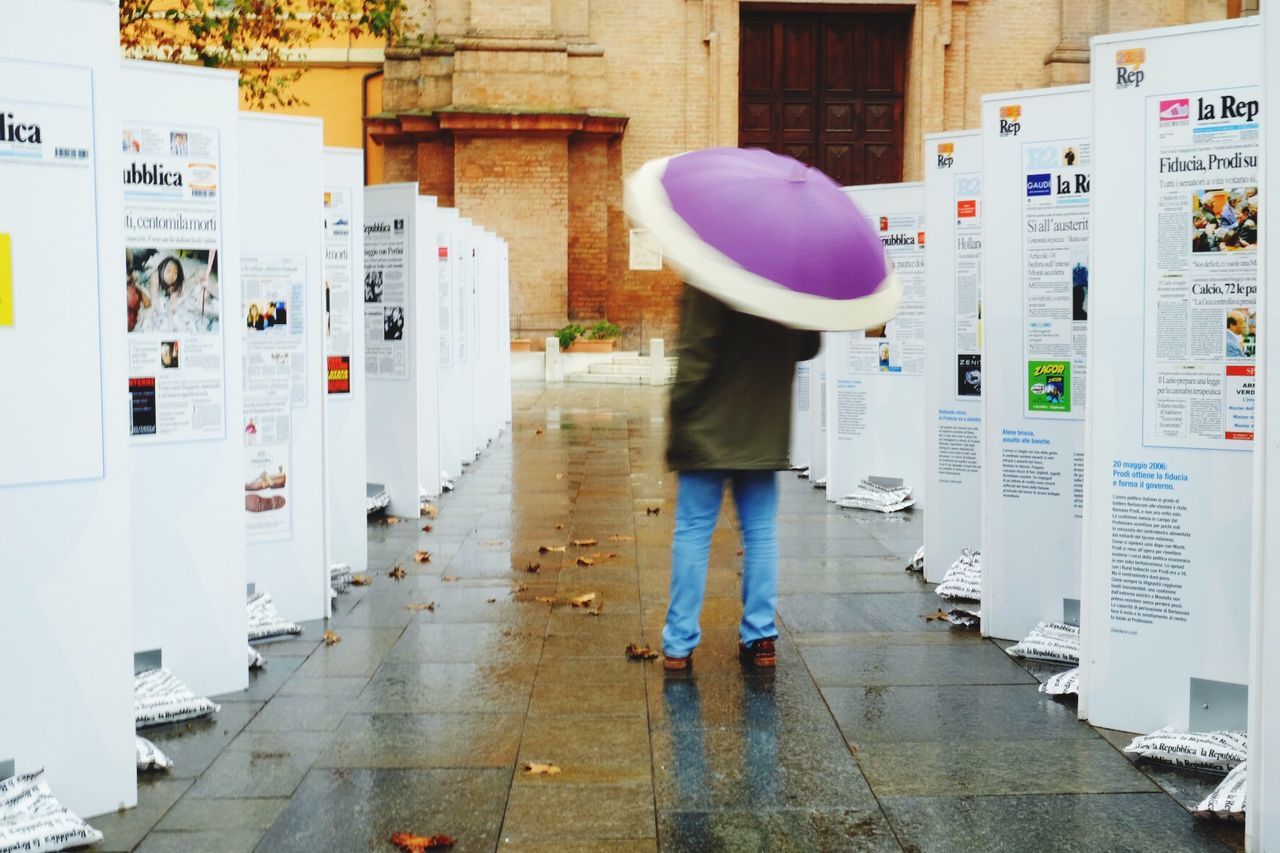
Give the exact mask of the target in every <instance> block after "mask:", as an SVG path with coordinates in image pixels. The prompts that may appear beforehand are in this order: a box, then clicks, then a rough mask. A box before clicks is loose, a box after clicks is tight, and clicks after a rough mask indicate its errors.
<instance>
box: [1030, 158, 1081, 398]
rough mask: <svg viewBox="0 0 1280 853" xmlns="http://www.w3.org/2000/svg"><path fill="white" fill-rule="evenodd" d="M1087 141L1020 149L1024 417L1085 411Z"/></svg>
mask: <svg viewBox="0 0 1280 853" xmlns="http://www.w3.org/2000/svg"><path fill="white" fill-rule="evenodd" d="M1090 147H1091V146H1090V143H1089V140H1088V139H1072V140H1065V141H1061V142H1056V143H1053V142H1049V143H1028V144H1026V145H1024V146H1023V148H1022V165H1023V175H1024V178H1025V180H1024V185H1025V188H1026V192H1025V195H1024V196H1023V205H1022V214H1023V215H1022V221H1023V242H1022V312H1023V313H1022V316H1023V327H1022V330H1023V339H1022V346H1023V361H1024V363H1025V365H1026V405H1027V409H1026V411H1027V415H1028V417H1033V418H1035V417H1043V418H1065V419H1069V420H1081V419H1083V417H1084V401H1085V389H1086V387H1087V385H1086V383H1087V368H1086V359H1085V352H1086V346H1087V344H1088V329H1089V324H1088V321H1089V231H1090V222H1091V217H1090V214H1089V198H1090V189H1091V187H1090V184H1091V182H1092V152H1091V150H1090Z"/></svg>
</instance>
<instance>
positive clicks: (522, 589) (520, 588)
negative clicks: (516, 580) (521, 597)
mask: <svg viewBox="0 0 1280 853" xmlns="http://www.w3.org/2000/svg"><path fill="white" fill-rule="evenodd" d="M528 591H529V585H528V584H523V583H520V584H516V592H517V593H521V592H528Z"/></svg>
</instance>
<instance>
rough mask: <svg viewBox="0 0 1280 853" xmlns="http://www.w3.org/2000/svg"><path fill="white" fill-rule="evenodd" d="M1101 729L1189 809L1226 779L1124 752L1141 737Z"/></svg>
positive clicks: (1110, 740) (1221, 775)
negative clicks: (1135, 739)
mask: <svg viewBox="0 0 1280 853" xmlns="http://www.w3.org/2000/svg"><path fill="white" fill-rule="evenodd" d="M1073 704H1074V703H1073ZM1097 731H1098V734H1100V735H1102V736H1103V737H1104V738H1106V740H1107V742H1108V743H1110V744H1111V745H1112V746H1114V747H1115V748H1116V749H1118V750H1121V753H1120V754H1121V755H1123V756H1124V757H1125V758H1126V759H1128V761H1129V762H1130V763H1132V764H1133V765H1134V766H1135V767H1137V768H1138V769H1139V770H1140V771H1142V773H1144V774H1145V775H1146V776H1147V777H1148V778H1149V779H1151V781H1153V782H1155V783H1156V784H1157V785H1159V786H1160V788H1161V790H1163V791H1164V792H1165V793H1166V794H1168V795H1169V796H1171V797H1173V798H1174V799H1175V800H1177V801H1178V802H1179V803H1180V804H1181V805H1182V807H1183V808H1185V809H1188V810H1190V809H1194V808H1195V807H1196V806H1197V805H1199V804H1200V802H1201V801H1202V800H1204V798H1205V797H1207V796H1209V795H1210V794H1212V793H1213V791H1214V789H1216V788H1217V787H1218V785H1219V784H1221V782H1222V779H1223V775H1224V774H1220V773H1219V774H1214V773H1199V772H1197V771H1195V770H1188V769H1186V768H1183V767H1173V766H1171V765H1168V764H1161V763H1160V762H1159V761H1149V760H1147V759H1145V758H1139V757H1138V756H1136V755H1130V754H1128V753H1126V752H1123V750H1124V748H1125V747H1126V746H1128V745H1129V744H1130V743H1131V742H1132V741H1133V739H1134V738H1135V737H1137V735H1135V734H1132V733H1130V732H1120V731H1116V730H1115V729H1101V728H1100V729H1097Z"/></svg>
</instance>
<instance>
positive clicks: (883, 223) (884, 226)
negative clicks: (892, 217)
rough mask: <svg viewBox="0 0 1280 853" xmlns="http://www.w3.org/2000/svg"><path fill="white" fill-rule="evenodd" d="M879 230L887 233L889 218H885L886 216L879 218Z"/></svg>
mask: <svg viewBox="0 0 1280 853" xmlns="http://www.w3.org/2000/svg"><path fill="white" fill-rule="evenodd" d="M880 230H881V231H888V230H889V217H887V216H881V217H880Z"/></svg>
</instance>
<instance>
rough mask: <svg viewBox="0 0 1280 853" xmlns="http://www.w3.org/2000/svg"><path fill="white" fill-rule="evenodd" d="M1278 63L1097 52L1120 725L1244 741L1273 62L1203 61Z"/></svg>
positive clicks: (1099, 505)
mask: <svg viewBox="0 0 1280 853" xmlns="http://www.w3.org/2000/svg"><path fill="white" fill-rule="evenodd" d="M1261 47H1262V45H1261V41H1260V28H1259V27H1258V26H1257V19H1256V18H1255V19H1246V20H1244V21H1232V22H1224V23H1218V24H1205V25H1198V26H1194V27H1179V28H1175V29H1171V30H1154V31H1150V32H1146V33H1127V34H1123V35H1117V36H1106V37H1100V38H1097V39H1095V40H1094V41H1093V58H1092V62H1093V67H1094V68H1095V69H1097V68H1105V69H1108V70H1110V72H1111V73H1108V74H1105V75H1096V76H1095V80H1094V84H1093V99H1094V109H1095V115H1096V116H1097V125H1096V128H1095V136H1094V148H1095V152H1096V155H1097V157H1096V161H1095V168H1096V170H1097V173H1098V185H1097V190H1096V197H1095V200H1094V202H1095V204H1094V211H1095V213H1094V215H1095V220H1096V236H1095V244H1094V256H1095V262H1096V265H1097V267H1098V269H1099V271H1102V272H1105V276H1106V286H1105V287H1099V288H1098V290H1097V292H1096V293H1094V294H1092V295H1091V302H1092V303H1093V308H1094V311H1093V315H1094V317H1093V320H1095V321H1096V323H1095V328H1094V329H1093V331H1092V332H1091V334H1092V338H1093V339H1092V340H1091V342H1090V345H1091V347H1092V357H1093V359H1094V363H1095V364H1106V365H1107V370H1106V371H1105V373H1104V372H1101V371H1095V373H1094V375H1093V377H1092V382H1093V389H1092V392H1091V395H1090V406H1091V410H1090V412H1089V426H1088V429H1089V447H1090V451H1091V452H1090V458H1089V472H1088V477H1087V480H1088V484H1089V501H1088V516H1087V518H1086V529H1087V530H1088V543H1087V549H1086V552H1085V554H1084V571H1085V578H1086V588H1085V591H1086V596H1087V599H1086V602H1085V604H1086V619H1087V625H1088V630H1087V631H1086V635H1085V638H1084V639H1085V642H1086V643H1087V644H1088V646H1089V647H1090V648H1089V649H1088V650H1087V652H1088V653H1087V654H1086V655H1084V656H1083V657H1084V661H1085V666H1084V669H1083V671H1082V674H1083V675H1084V678H1083V680H1082V685H1083V688H1084V693H1083V694H1082V698H1083V699H1085V700H1086V701H1087V704H1088V715H1089V718H1090V720H1092V721H1093V722H1095V723H1096V724H1098V725H1102V726H1106V727H1109V728H1115V729H1123V730H1125V731H1152V730H1154V729H1157V728H1159V727H1160V726H1164V725H1169V726H1173V727H1175V728H1179V729H1190V730H1192V731H1211V730H1220V729H1232V730H1242V729H1244V727H1245V722H1246V721H1245V717H1246V705H1247V696H1246V694H1247V682H1248V677H1249V660H1248V645H1249V629H1248V619H1247V618H1246V615H1245V614H1247V613H1248V612H1249V604H1250V577H1249V561H1250V560H1249V558H1250V553H1249V552H1250V536H1251V519H1250V510H1249V504H1250V497H1251V495H1252V483H1253V470H1252V469H1253V460H1252V454H1251V452H1250V451H1251V450H1252V449H1253V440H1252V439H1253V434H1254V397H1255V394H1254V391H1255V389H1254V359H1255V355H1254V353H1255V347H1256V344H1257V335H1258V333H1259V331H1260V330H1259V327H1258V325H1257V321H1256V311H1257V302H1256V296H1257V285H1258V278H1257V276H1258V262H1257V254H1258V251H1259V249H1258V246H1259V239H1258V231H1257V229H1258V223H1259V222H1260V211H1261V203H1260V200H1261V193H1260V192H1259V190H1258V187H1259V179H1260V176H1261V172H1260V166H1261V165H1262V163H1261V152H1260V150H1259V124H1260V122H1261V121H1262V120H1263V117H1264V114H1263V111H1262V108H1261V99H1260V97H1259V89H1258V84H1259V82H1260V81H1259V71H1258V68H1257V65H1256V64H1254V65H1250V64H1247V63H1246V64H1244V65H1238V66H1231V67H1230V69H1229V70H1228V71H1226V72H1225V73H1223V74H1220V75H1215V77H1214V78H1213V79H1211V80H1206V79H1205V77H1204V75H1203V74H1202V73H1201V70H1202V69H1201V68H1199V67H1198V65H1197V64H1196V63H1194V62H1188V57H1192V56H1211V55H1224V54H1228V53H1235V54H1239V53H1242V52H1243V53H1244V54H1245V55H1251V54H1257V53H1258V52H1259V51H1260V49H1261ZM1104 117H1105V118H1104ZM1104 175H1105V182H1104ZM1135 205H1136V207H1135ZM1135 209H1136V211H1137V213H1138V215H1137V216H1136V217H1135V215H1134V213H1135ZM1251 746H1252V744H1251Z"/></svg>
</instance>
